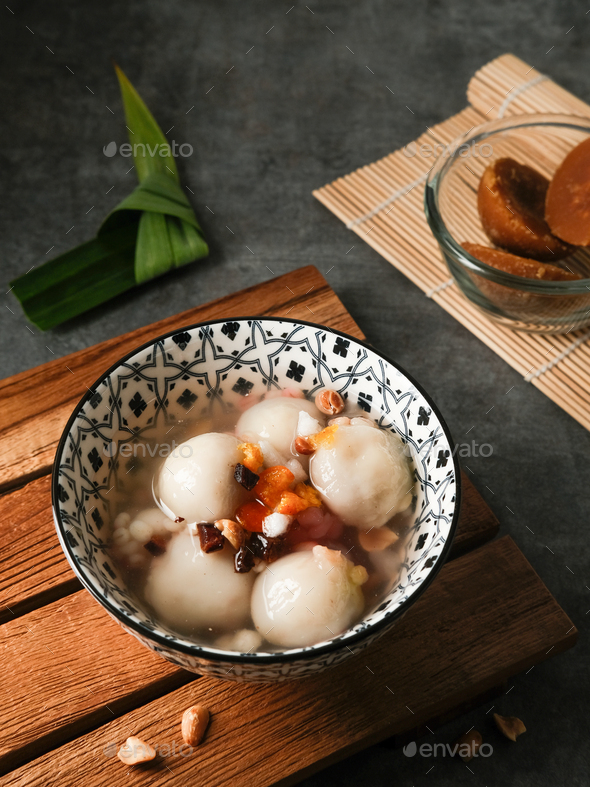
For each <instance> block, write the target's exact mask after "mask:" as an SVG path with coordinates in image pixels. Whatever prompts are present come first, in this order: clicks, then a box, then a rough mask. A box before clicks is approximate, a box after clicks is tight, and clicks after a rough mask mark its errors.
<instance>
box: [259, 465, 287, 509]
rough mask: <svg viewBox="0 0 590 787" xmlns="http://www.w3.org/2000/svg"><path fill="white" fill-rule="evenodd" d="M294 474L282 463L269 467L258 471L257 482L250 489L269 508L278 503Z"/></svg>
mask: <svg viewBox="0 0 590 787" xmlns="http://www.w3.org/2000/svg"><path fill="white" fill-rule="evenodd" d="M294 480H295V476H294V475H293V473H292V472H291V471H290V470H289V468H288V467H285V466H284V465H275V466H274V467H269V468H268V469H266V470H263V471H262V473H260V478H259V479H258V483H257V484H256V486H255V487H254V489H253V490H252V491H253V492H254V494H255V495H256V497H257V498H258V499H259V500H262V502H263V503H264V504H265V505H267V506H268V507H269V508H274V507H275V506H277V505H278V504H279V501H280V499H281V495H282V494H283V493H284V492H286V491H287V489H289V487H290V486H291V484H292V483H293V481H294Z"/></svg>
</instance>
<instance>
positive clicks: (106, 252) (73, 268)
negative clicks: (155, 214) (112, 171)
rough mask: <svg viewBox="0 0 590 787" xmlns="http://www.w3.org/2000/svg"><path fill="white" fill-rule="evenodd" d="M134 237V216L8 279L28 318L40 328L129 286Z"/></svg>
mask: <svg viewBox="0 0 590 787" xmlns="http://www.w3.org/2000/svg"><path fill="white" fill-rule="evenodd" d="M136 237H137V221H135V222H133V223H131V224H127V225H126V226H123V227H120V228H119V229H117V230H113V232H110V233H108V235H100V236H98V237H96V238H93V239H92V240H90V241H88V242H87V243H83V244H82V245H81V246H77V247H76V248H75V249H72V250H71V251H68V252H66V253H65V254H61V255H60V256H59V257H56V258H55V259H53V260H50V261H49V262H48V263H46V264H45V265H41V266H40V267H39V268H34V269H33V270H32V271H31V272H30V273H27V274H25V275H24V276H20V277H19V278H18V279H14V281H12V282H11V284H12V286H13V292H14V294H15V295H16V297H17V298H18V300H19V301H20V303H21V306H22V308H23V311H24V312H25V314H26V315H27V317H28V318H29V320H30V321H31V322H32V323H34V324H35V325H37V326H38V327H39V328H40V329H41V330H42V331H46V330H47V329H48V328H54V327H55V326H56V325H60V324H61V323H62V322H65V321H66V320H70V319H72V317H77V316H78V315H79V314H83V313H84V312H85V311H88V309H92V308H93V307H94V306H98V305H99V304H101V303H104V301H107V300H109V298H114V297H115V296H116V295H119V294H120V293H122V292H125V291H126V290H129V289H130V288H131V287H133V286H134V285H135V283H136V282H135V275H134V259H135V242H136Z"/></svg>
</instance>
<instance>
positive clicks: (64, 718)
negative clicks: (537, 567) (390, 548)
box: [0, 267, 575, 785]
mask: <svg viewBox="0 0 590 787" xmlns="http://www.w3.org/2000/svg"><path fill="white" fill-rule="evenodd" d="M311 312H313V315H312V314H311ZM255 313H259V314H262V313H264V314H269V315H277V316H287V313H288V316H290V317H294V318H298V317H299V318H304V319H313V320H314V321H316V322H319V323H321V324H325V325H327V326H328V327H331V328H335V329H340V330H344V331H345V332H347V333H350V334H352V335H355V336H358V337H359V338H362V333H361V331H360V329H359V328H358V326H357V325H356V324H355V323H354V321H353V320H352V318H351V317H350V315H349V314H348V313H347V312H346V310H345V308H344V306H343V305H342V304H341V302H340V301H339V300H338V298H337V297H336V295H335V294H334V293H333V292H332V290H331V289H330V288H329V287H328V285H327V284H326V282H325V281H324V279H323V278H322V277H321V276H320V274H319V273H318V272H317V271H316V270H315V269H314V268H311V267H309V268H304V269H302V270H300V271H295V272H293V273H291V274H287V275H286V276H283V277H279V278H278V279H275V280H272V281H270V282H266V283H265V284H263V285H260V286H259V287H254V288H251V289H250V290H246V291H244V292H242V293H237V294H235V295H233V296H229V297H228V298H226V299H222V300H220V301H216V302H214V303H213V304H208V305H204V306H201V307H199V308H197V309H194V310H191V311H189V312H186V313H184V314H182V315H179V316H178V317H177V318H170V319H168V320H166V321H163V322H161V323H159V324H157V325H152V326H147V327H145V328H142V329H140V330H139V331H135V332H133V333H132V334H128V335H126V336H124V337H120V338H119V339H116V340H112V341H110V342H106V343H104V344H103V345H99V346H98V347H94V348H90V349H89V350H85V351H81V352H79V353H76V354H74V355H73V356H69V357H66V358H64V359H61V360H59V361H54V362H52V363H50V364H47V365H45V366H44V367H41V370H42V371H40V370H39V369H33V370H31V371H30V372H25V373H23V374H21V375H18V376H16V377H14V378H10V379H8V380H6V381H4V383H2V384H0V387H1V388H2V389H3V391H4V393H5V395H6V398H7V401H8V403H9V404H8V407H7V412H8V413H9V414H11V417H12V418H14V419H15V420H14V423H13V424H11V423H10V422H9V423H7V424H6V426H5V427H4V428H3V429H2V430H1V431H0V445H2V448H3V451H4V462H5V464H4V465H3V467H1V468H0V472H1V473H2V476H1V477H2V479H3V484H4V486H5V488H8V487H18V486H21V487H22V488H15V489H13V490H12V491H9V492H7V493H6V494H5V495H4V496H3V497H1V498H0V535H1V536H2V537H3V543H5V544H8V546H7V547H6V548H5V549H4V550H3V551H2V552H1V553H0V567H1V570H0V577H1V579H0V614H1V618H0V621H3V625H2V626H1V628H0V631H1V632H2V634H3V637H2V638H1V640H0V649H1V655H2V660H3V667H4V672H5V674H6V675H10V676H11V679H10V680H8V681H5V682H4V683H3V686H2V687H0V697H1V699H2V706H3V708H4V709H5V710H4V715H3V724H2V725H1V726H0V772H6V771H10V770H11V769H14V768H18V770H16V771H13V772H12V774H11V775H10V776H8V777H7V783H11V784H12V783H14V784H17V783H18V784H23V785H24V784H41V783H44V782H47V781H48V780H49V779H50V778H51V779H56V775H57V774H59V779H57V781H56V783H60V784H61V783H64V784H69V783H83V784H89V785H95V784H96V785H98V784H107V783H109V784H110V783H119V781H120V780H121V779H122V778H125V780H126V782H127V781H129V782H130V783H144V782H145V783H148V782H149V783H152V782H153V781H156V782H157V783H159V782H161V783H163V782H164V781H165V780H166V779H169V778H170V772H169V769H170V770H172V771H173V773H174V774H176V773H177V772H179V773H181V774H186V778H187V779H188V778H189V774H190V775H191V776H192V777H193V778H195V779H197V778H198V780H199V783H206V784H219V785H221V784H223V785H229V784H234V783H236V781H239V782H240V783H244V784H257V785H258V784H260V785H264V784H271V783H273V782H275V781H277V780H278V779H279V777H284V776H287V780H288V782H289V783H292V782H293V781H294V780H297V779H298V778H300V777H301V775H302V774H304V773H307V772H311V770H317V769H318V768H320V767H322V766H323V765H325V764H327V763H328V762H330V761H333V760H334V759H338V758H340V757H341V756H343V753H344V751H345V750H346V752H347V753H350V752H351V751H352V750H356V749H360V748H362V747H364V746H368V745H370V744H371V743H372V742H374V741H376V740H379V739H382V738H384V737H387V736H388V735H393V734H399V733H403V732H404V731H406V732H407V731H408V730H409V729H410V728H409V727H408V723H410V724H413V725H414V727H419V726H420V725H421V724H423V723H429V721H430V722H431V723H434V722H433V719H435V718H443V717H444V716H445V714H446V716H448V715H449V714H452V713H455V712H457V711H458V709H460V708H461V707H464V704H465V702H468V701H471V700H473V699H474V698H476V697H478V696H480V695H481V694H482V692H485V691H488V690H489V689H490V688H491V687H493V686H496V685H497V684H498V683H499V682H501V681H502V680H504V679H505V678H506V677H507V676H509V675H511V674H514V673H515V672H517V671H519V670H520V669H523V668H525V667H527V666H528V665H529V664H533V663H537V662H538V661H539V660H540V659H541V658H542V657H543V652H547V651H550V654H551V655H554V654H555V653H557V652H559V651H560V650H561V649H564V648H565V647H569V646H570V645H571V644H572V643H573V641H574V637H575V629H573V627H572V626H571V623H570V621H569V619H568V618H567V617H566V616H565V614H564V613H563V612H562V611H561V610H560V609H559V607H558V605H557V604H556V602H555V601H554V600H553V599H552V597H551V596H550V594H549V593H548V591H547V590H546V588H544V586H543V585H542V583H541V582H540V581H539V579H538V577H536V575H534V572H532V570H531V568H530V566H529V565H528V564H527V563H526V561H525V559H524V558H523V556H522V555H521V554H520V552H519V550H518V549H517V548H516V546H515V545H514V544H513V543H512V542H511V541H510V540H506V539H503V540H502V541H500V542H494V543H491V544H487V545H486V546H484V547H483V548H481V549H479V550H477V551H475V552H473V551H471V550H473V549H474V547H475V546H477V545H479V544H483V543H484V542H486V541H488V540H489V539H491V538H492V537H493V536H494V535H495V534H496V532H497V529H498V522H497V520H496V518H495V517H494V515H493V514H492V512H491V511H490V509H489V508H488V507H487V505H486V504H485V503H484V501H483V499H482V498H481V496H480V495H479V493H478V492H477V491H476V490H475V488H474V487H473V485H472V484H471V483H470V481H469V479H467V478H465V477H463V504H462V511H461V518H460V522H459V527H458V532H457V537H456V540H455V543H454V546H453V550H452V557H456V556H458V555H463V554H464V553H465V552H469V554H467V555H464V556H463V557H460V558H458V559H457V560H453V561H452V562H451V563H450V564H449V565H448V566H447V567H445V568H444V569H443V572H442V574H441V577H439V579H438V580H437V581H436V582H435V583H434V584H433V586H432V588H430V589H429V591H428V592H427V594H425V596H424V598H423V599H422V600H421V601H420V602H419V603H418V604H416V605H415V607H413V608H412V609H411V610H410V611H409V612H408V614H407V615H406V617H405V618H404V619H403V621H401V622H400V624H399V625H398V626H397V627H396V629H395V630H394V631H393V632H391V633H390V634H389V635H388V636H386V637H385V638H384V639H383V640H381V641H380V642H378V643H377V644H376V645H374V646H372V647H371V648H369V649H367V650H366V651H364V652H363V653H362V654H359V655H358V656H357V657H356V658H354V659H352V660H351V661H350V662H349V663H348V664H345V665H342V666H341V667H339V668H336V669H334V670H332V671H329V672H326V673H325V674H324V675H322V676H317V677H315V678H313V679H306V680H303V681H297V682H294V683H290V684H281V685H280V686H258V685H256V686H245V685H239V684H234V683H222V682H219V681H217V680H215V679H210V678H197V677H196V676H194V675H192V674H189V673H186V672H185V671H183V670H181V669H179V668H177V667H174V666H173V665H171V664H168V663H167V662H165V661H163V660H161V659H160V658H159V657H157V656H155V655H154V654H153V653H151V652H150V651H148V650H146V649H145V648H143V647H142V646H141V645H140V644H139V643H138V642H137V641H136V640H134V639H133V637H130V636H129V635H127V634H125V633H124V632H123V631H122V629H120V627H119V626H118V625H117V624H116V623H115V622H114V621H113V620H112V619H111V618H110V617H109V616H108V615H107V614H106V612H105V611H104V610H103V609H102V608H101V607H100V606H99V605H98V604H97V603H96V602H94V600H93V599H92V598H91V597H90V596H89V595H88V594H87V593H86V591H84V590H79V584H78V583H77V580H76V579H75V578H74V576H73V574H72V572H71V570H70V569H69V567H68V564H67V561H66V560H65V558H64V557H63V555H62V554H61V551H60V550H59V547H58V546H57V543H58V542H57V538H56V536H55V533H54V529H53V523H52V517H51V507H50V497H49V477H48V476H47V471H48V469H49V464H48V463H50V462H51V460H52V458H53V451H54V450H55V445H56V441H57V439H58V437H59V433H60V430H61V428H62V425H63V423H65V420H66V419H67V417H68V415H69V412H70V409H71V408H72V407H73V406H74V405H75V402H76V401H77V400H78V398H79V397H80V396H81V395H82V393H83V392H84V390H85V388H84V386H85V385H86V384H90V383H92V382H93V380H94V379H95V378H96V377H98V376H99V374H100V373H101V371H103V370H104V368H105V367H106V366H108V365H109V364H111V363H112V362H113V361H114V360H116V358H117V357H119V356H120V355H121V354H123V353H124V352H126V351H127V350H129V349H132V348H133V347H134V346H137V345H138V344H140V343H142V342H145V341H147V340H149V339H150V338H152V337H154V336H157V335H158V334H160V333H162V332H164V331H166V330H169V329H171V328H179V327H181V326H182V325H185V324H188V323H191V322H195V321H201V320H206V319H212V318H215V317H221V316H222V317H225V318H231V317H237V316H246V315H252V314H255ZM68 367H69V370H71V371H69V370H68ZM72 372H73V376H72ZM76 375H79V377H77V376H76ZM39 379H44V380H50V381H51V385H52V386H54V387H55V388H56V389H58V390H61V391H63V392H65V393H63V394H62V396H61V399H60V397H59V396H56V397H55V398H54V399H51V398H50V399H47V398H45V396H43V397H41V396H40V395H39V394H38V393H37V391H36V387H35V386H36V381H38V380H39ZM45 390H46V389H45ZM24 391H28V392H30V395H31V397H32V400H31V401H30V403H29V405H28V409H27V413H26V414H23V415H17V416H15V413H17V410H18V408H17V401H18V398H19V396H20V395H21V394H22V393H23V392H24ZM27 417H28V418H29V419H31V418H32V419H33V420H34V422H35V427H34V428H33V427H32V426H31V424H30V423H29V421H28V420H27ZM11 435H12V436H13V437H14V436H16V437H18V438H19V439H22V440H23V441H25V445H26V446H28V449H27V448H25V447H22V448H19V449H11V446H10V444H9V441H10V439H11V437H10V436H11ZM10 450H13V453H12V454H10V457H9V458H7V457H8V453H9V451H10ZM27 450H28V451H29V452H30V456H28V455H27ZM35 476H39V477H37V478H35V480H32V481H30V483H28V484H27V485H26V486H22V485H23V483H25V482H26V481H27V479H30V478H32V477H35ZM499 583H506V584H508V585H509V586H510V588H511V590H510V592H508V594H507V599H506V604H505V605H504V604H503V605H501V606H498V605H497V604H495V605H492V604H491V601H490V603H487V602H486V603H484V604H483V605H481V606H480V611H479V613H478V614H475V613H474V611H473V609H472V608H469V609H468V607H467V606H466V605H468V604H469V603H472V604H473V603H474V602H473V599H474V598H476V597H479V595H481V594H482V593H483V597H484V598H488V596H489V598H490V599H491V595H492V590H491V588H494V590H493V595H494V599H497V589H496V588H497V587H498V586H499ZM486 594H488V595H487V596H486ZM441 610H442V611H443V612H444V615H443V616H442V617H439V611H441ZM463 615H464V616H465V619H466V620H469V626H468V631H467V633H466V632H465V631H464V624H463V626H462V625H461V622H460V619H461V617H462V616H463ZM478 615H479V616H478ZM519 627H520V630H521V631H525V632H528V633H527V634H525V635H521V637H520V639H519V638H518V637H516V636H515V634H516V631H517V629H518V628H519ZM499 631H502V632H503V636H504V637H505V640H504V642H505V643H506V642H509V644H510V647H508V648H504V649H503V650H502V653H501V654H500V655H501V658H498V659H496V656H495V651H494V650H493V649H492V650H489V649H488V652H487V653H486V658H485V659H484V658H483V657H481V658H480V657H477V656H476V657H475V662H474V663H473V664H472V659H473V658H474V654H476V653H477V652H479V653H484V652H485V648H484V645H483V644H482V643H486V642H487V641H488V640H487V639H486V638H489V639H490V640H492V639H493V635H494V634H493V633H494V632H496V634H495V635H496V636H497V634H498V632H499ZM453 632H454V634H453ZM564 632H565V633H564ZM457 633H459V634H460V636H457ZM451 635H452V636H455V637H456V639H455V642H454V644H453V642H452V636H451ZM449 637H450V639H449ZM425 638H427V639H428V643H429V647H426V644H425V643H426V639H425ZM433 645H435V646H433ZM495 647H497V643H496V645H495ZM429 648H430V649H429ZM478 648H479V650H478ZM457 649H459V651H458V650H457ZM428 653H431V654H434V655H435V658H431V657H430V656H427V654H428ZM490 654H491V656H490ZM402 655H403V658H402ZM445 659H446V661H445ZM365 661H366V664H365ZM402 661H403V662H405V663H404V666H403V668H400V669H399V670H396V669H393V667H394V665H396V664H400V663H401V662H402ZM361 663H362V665H364V666H368V667H369V669H370V670H372V671H373V673H374V674H375V676H380V677H381V678H383V679H385V678H387V680H386V683H387V685H389V687H390V689H392V690H393V691H396V686H397V687H398V689H401V688H403V691H404V697H405V699H406V702H407V704H408V705H410V707H411V708H412V710H413V711H414V715H412V717H411V722H408V719H409V718H410V717H409V716H408V714H407V711H405V710H403V708H404V707H405V705H404V704H400V703H399V702H398V701H397V700H395V701H394V702H393V705H392V704H391V702H390V701H389V700H390V697H391V696H392V695H391V694H390V692H389V691H387V690H385V692H384V691H383V685H381V684H380V683H379V682H378V680H377V681H374V682H373V683H372V684H371V681H369V683H367V676H369V677H370V675H371V673H370V672H369V670H367V669H364V667H362V666H361V667H359V665H361ZM445 664H446V665H447V667H446V671H445ZM464 664H465V666H464ZM410 665H413V666H411V667H410ZM470 665H472V669H471V671H470ZM363 669H364V671H363ZM392 670H393V671H392ZM433 675H436V685H437V688H436V691H432V690H431V689H430V688H429V691H428V692H424V688H423V687H424V685H429V686H430V685H431V684H432V683H433V682H434V681H433ZM353 676H354V679H353ZM412 676H414V677H412ZM419 676H421V680H422V681H425V683H422V684H421V683H420V680H418V677H419ZM187 683H188V685H185V684H187ZM369 684H371V685H369ZM421 686H422V688H421ZM178 687H181V688H178ZM406 692H407V696H406ZM365 695H366V696H365ZM386 695H387V696H386ZM396 696H399V694H398V692H397V691H396ZM198 697H203V698H205V701H206V703H207V704H208V705H209V706H210V707H211V708H212V710H213V712H214V714H215V715H214V722H213V725H212V727H211V733H210V736H209V739H208V741H209V742H208V744H207V747H205V748H203V749H202V750H201V751H200V752H199V754H198V755H195V756H193V757H191V758H180V757H176V758H168V759H165V760H164V759H162V758H160V759H159V760H158V761H157V762H155V763H154V764H152V766H150V767H148V768H143V769H137V770H135V771H132V772H130V773H127V770H128V769H125V768H124V767H123V766H122V764H121V763H120V762H119V761H118V760H116V759H112V758H108V757H106V756H104V755H103V754H102V753H101V750H102V747H103V746H104V745H106V744H107V743H111V742H116V743H119V744H120V743H121V742H122V741H123V740H124V739H125V738H126V737H127V736H128V735H130V734H132V733H139V734H145V735H146V737H148V738H150V739H151V740H152V742H154V743H155V744H157V745H158V746H163V745H165V744H166V743H167V742H168V743H170V742H171V740H176V744H177V747H178V746H179V745H180V743H181V739H180V735H179V730H178V719H179V717H180V714H181V712H182V711H183V710H184V708H185V707H186V706H188V705H189V704H191V703H192V702H194V701H195V700H196V698H198ZM384 697H385V699H387V702H385V701H384ZM146 702H147V703H148V704H147V705H146V704H145V703H146ZM414 706H415V707H414ZM294 709H298V712H297V715H295V716H294V714H293V710H294ZM245 725H247V735H244V734H243V732H244V728H245ZM252 736H254V738H253V737H252ZM260 736H265V737H266V736H268V740H269V748H268V750H265V751H264V752H262V751H261V750H260V749H259V747H256V746H252V745H251V741H252V740H253V739H254V740H257V739H258V740H259V739H260ZM70 741H71V742H70ZM346 747H348V748H346ZM286 751H288V754H286V753H285V752H286ZM81 754H83V756H81ZM179 760H182V762H179ZM183 779H184V777H183Z"/></svg>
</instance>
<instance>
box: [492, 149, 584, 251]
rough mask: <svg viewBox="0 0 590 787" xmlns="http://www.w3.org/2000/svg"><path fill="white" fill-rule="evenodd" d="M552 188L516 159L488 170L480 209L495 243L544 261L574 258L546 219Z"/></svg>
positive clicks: (495, 164) (504, 160)
mask: <svg viewBox="0 0 590 787" xmlns="http://www.w3.org/2000/svg"><path fill="white" fill-rule="evenodd" d="M548 187H549V181H548V180H547V178H545V177H543V175H541V173H540V172H537V171H536V170H534V169H533V168H532V167H528V166H527V165H526V164H520V163H519V162H518V161H515V160H514V159H512V158H501V159H498V160H497V161H495V162H494V163H493V164H491V165H490V166H489V167H487V169H486V170H485V172H484V173H483V175H482V178H481V180H480V182H479V189H478V192H477V207H478V210H479V215H480V217H481V223H482V226H483V228H484V231H485V233H486V235H487V236H488V238H489V239H490V240H491V241H492V243H495V244H496V245H497V246H501V247H502V248H503V249H507V250H508V251H509V252H512V253H513V254H520V255H523V256H525V257H533V258H534V259H537V260H543V261H551V260H560V259H562V258H563V257H566V256H567V255H568V254H570V253H571V252H572V249H571V248H570V247H569V246H568V245H567V244H566V243H563V242H562V241H561V240H560V239H559V238H556V237H555V235H553V234H552V233H551V230H550V229H549V225H548V224H547V222H546V221H545V218H544V215H545V197H546V194H547V189H548ZM490 264H491V263H490Z"/></svg>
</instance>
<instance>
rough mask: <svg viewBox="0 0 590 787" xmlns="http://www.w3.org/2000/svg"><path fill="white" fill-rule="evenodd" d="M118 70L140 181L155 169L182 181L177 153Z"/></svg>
mask: <svg viewBox="0 0 590 787" xmlns="http://www.w3.org/2000/svg"><path fill="white" fill-rule="evenodd" d="M115 71H116V72H117V79H118V80H119V87H120V88H121V96H122V97H123V106H124V107H125V120H126V121H127V128H128V130H129V142H130V143H131V146H132V148H133V160H134V162H135V169H136V170H137V177H138V178H139V182H140V183H141V181H142V180H145V178H147V176H148V175H150V174H152V173H154V172H160V173H161V174H162V175H167V176H168V177H169V178H173V179H174V180H175V181H176V182H177V183H180V179H179V177H178V171H177V169H176V162H175V161H174V156H173V155H172V151H171V150H170V145H169V144H168V140H167V139H166V137H165V136H164V134H163V133H162V130H161V129H160V126H158V124H157V123H156V121H155V120H154V116H153V115H152V113H151V112H150V111H149V109H148V108H147V107H146V105H145V104H144V102H143V99H142V98H141V96H140V95H139V93H138V92H137V90H136V89H135V88H134V87H133V85H132V84H131V82H130V81H129V80H128V79H127V77H126V76H125V74H124V73H123V71H122V70H121V69H120V68H119V66H118V65H116V64H115ZM150 151H151V154H150ZM156 151H157V152H156ZM162 154H164V155H162Z"/></svg>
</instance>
